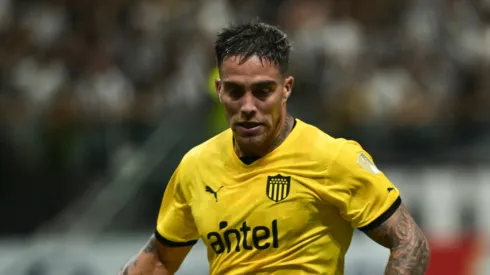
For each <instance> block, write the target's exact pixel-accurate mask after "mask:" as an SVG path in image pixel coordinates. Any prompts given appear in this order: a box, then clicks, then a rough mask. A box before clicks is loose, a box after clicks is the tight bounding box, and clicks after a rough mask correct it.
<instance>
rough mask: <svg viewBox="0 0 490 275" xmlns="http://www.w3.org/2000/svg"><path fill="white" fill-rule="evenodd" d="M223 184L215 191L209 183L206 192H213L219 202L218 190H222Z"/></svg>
mask: <svg viewBox="0 0 490 275" xmlns="http://www.w3.org/2000/svg"><path fill="white" fill-rule="evenodd" d="M221 188H223V186H221V187H220V188H218V190H216V191H214V190H213V188H211V187H209V185H206V192H208V193H211V194H213V196H214V198H215V199H216V202H218V192H219V190H221Z"/></svg>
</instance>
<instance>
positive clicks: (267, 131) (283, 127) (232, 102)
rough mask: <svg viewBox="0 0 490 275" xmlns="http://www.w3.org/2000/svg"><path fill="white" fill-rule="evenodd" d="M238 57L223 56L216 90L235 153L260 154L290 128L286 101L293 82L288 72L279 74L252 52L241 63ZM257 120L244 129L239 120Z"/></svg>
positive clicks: (274, 143) (283, 135)
mask: <svg viewBox="0 0 490 275" xmlns="http://www.w3.org/2000/svg"><path fill="white" fill-rule="evenodd" d="M240 60H241V59H240V57H237V56H232V57H230V58H227V59H225V60H224V62H223V64H222V66H221V68H220V76H221V79H217V80H216V91H217V92H218V97H219V99H220V102H221V103H222V104H223V106H224V107H225V111H226V118H227V120H228V123H229V125H230V127H231V129H232V130H233V133H234V145H235V151H236V153H237V155H238V156H239V157H242V156H257V157H261V156H264V155H266V154H267V153H269V152H271V151H272V150H274V149H275V148H276V147H277V146H278V145H279V144H281V143H282V141H283V140H284V139H285V138H286V136H287V135H288V134H289V132H290V131H291V127H292V125H293V118H292V117H291V116H289V115H288V114H287V109H286V102H287V100H288V98H289V96H290V95H291V91H292V88H293V84H294V78H293V77H292V76H287V77H285V76H283V75H282V74H281V73H280V71H279V69H278V67H277V66H276V65H274V64H272V63H270V62H268V61H267V60H260V58H258V57H256V56H252V57H251V58H249V59H248V60H247V61H246V62H244V63H243V64H240ZM251 122H252V123H257V124H259V126H258V127H257V129H256V130H255V131H253V132H247V131H245V130H244V129H243V127H241V126H240V123H251Z"/></svg>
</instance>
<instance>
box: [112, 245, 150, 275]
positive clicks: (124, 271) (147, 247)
mask: <svg viewBox="0 0 490 275" xmlns="http://www.w3.org/2000/svg"><path fill="white" fill-rule="evenodd" d="M142 252H143V253H145V254H157V253H158V249H157V239H156V238H155V236H152V237H151V238H150V240H149V241H148V242H147V243H146V245H145V247H143V249H142ZM137 257H138V255H135V256H134V257H133V258H131V260H129V262H128V263H127V264H126V265H125V266H124V267H123V269H122V270H121V272H120V273H119V274H120V275H129V274H130V273H129V270H130V269H132V268H134V267H135V266H136V265H137Z"/></svg>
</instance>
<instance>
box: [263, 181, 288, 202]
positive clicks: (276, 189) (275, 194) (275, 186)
mask: <svg viewBox="0 0 490 275" xmlns="http://www.w3.org/2000/svg"><path fill="white" fill-rule="evenodd" d="M290 189H291V177H284V176H282V175H281V174H278V175H276V176H268V177H267V188H266V190H265V192H266V194H267V197H268V198H269V199H271V200H273V201H275V202H279V201H282V200H284V199H285V198H287V197H288V195H289V190H290Z"/></svg>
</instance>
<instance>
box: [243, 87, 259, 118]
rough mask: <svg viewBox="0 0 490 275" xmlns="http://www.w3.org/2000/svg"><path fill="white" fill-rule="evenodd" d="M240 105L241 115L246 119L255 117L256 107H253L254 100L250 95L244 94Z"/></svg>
mask: <svg viewBox="0 0 490 275" xmlns="http://www.w3.org/2000/svg"><path fill="white" fill-rule="evenodd" d="M241 103H242V104H241V109H240V111H241V113H242V115H244V116H245V117H246V118H250V117H252V116H254V115H255V113H256V112H257V107H256V106H255V100H254V97H253V95H252V94H251V93H245V95H243V97H242V102H241Z"/></svg>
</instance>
